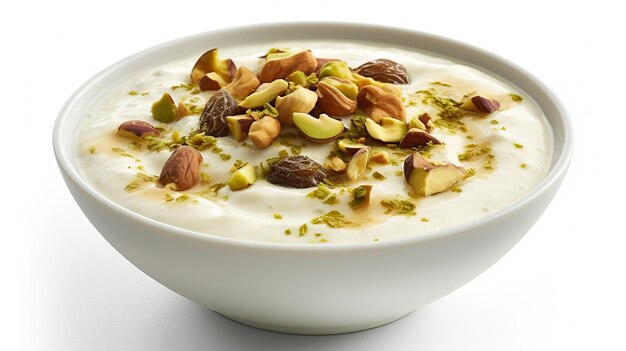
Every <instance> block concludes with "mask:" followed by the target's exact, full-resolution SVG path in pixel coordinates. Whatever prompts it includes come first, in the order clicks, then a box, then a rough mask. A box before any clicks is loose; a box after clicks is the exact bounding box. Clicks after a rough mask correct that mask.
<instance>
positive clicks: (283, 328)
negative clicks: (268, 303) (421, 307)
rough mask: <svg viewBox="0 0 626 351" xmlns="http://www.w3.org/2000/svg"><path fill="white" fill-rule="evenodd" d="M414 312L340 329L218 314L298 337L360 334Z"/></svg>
mask: <svg viewBox="0 0 626 351" xmlns="http://www.w3.org/2000/svg"><path fill="white" fill-rule="evenodd" d="M413 312H414V311H411V312H409V313H406V314H403V315H400V316H395V317H393V318H388V319H384V320H381V321H376V322H370V323H363V324H355V325H349V326H340V327H297V326H295V327H294V326H290V325H277V324H271V323H263V322H255V321H250V320H247V319H243V318H238V317H234V316H229V315H227V314H222V313H219V312H217V313H218V314H220V315H222V316H224V317H226V318H228V319H230V320H233V321H235V322H238V323H241V324H243V325H247V326H249V327H254V328H258V329H263V330H269V331H273V332H278V333H285V334H298V335H333V334H346V333H353V332H359V331H363V330H367V329H372V328H377V327H381V326H383V325H385V324H389V323H392V322H395V321H397V320H399V319H402V318H404V317H406V316H408V315H409V314H411V313H413Z"/></svg>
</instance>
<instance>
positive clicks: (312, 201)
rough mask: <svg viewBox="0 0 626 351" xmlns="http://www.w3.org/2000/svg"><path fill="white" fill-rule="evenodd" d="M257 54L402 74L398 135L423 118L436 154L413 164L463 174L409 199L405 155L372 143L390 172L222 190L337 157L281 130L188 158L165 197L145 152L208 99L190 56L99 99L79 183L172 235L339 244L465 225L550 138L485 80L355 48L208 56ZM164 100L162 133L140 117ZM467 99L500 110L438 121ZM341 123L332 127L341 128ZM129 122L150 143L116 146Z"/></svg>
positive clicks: (537, 167)
mask: <svg viewBox="0 0 626 351" xmlns="http://www.w3.org/2000/svg"><path fill="white" fill-rule="evenodd" d="M269 47H286V48H292V49H293V50H294V52H298V51H299V50H306V49H310V50H311V52H312V53H313V55H315V57H317V58H334V59H340V60H343V61H345V62H346V63H347V65H348V66H349V67H352V68H355V67H358V66H360V65H362V64H363V63H365V62H368V61H371V60H376V59H380V58H385V59H389V60H392V61H394V62H397V63H399V64H401V65H402V66H404V67H405V69H406V71H407V73H408V76H409V77H410V83H409V84H403V85H396V87H399V88H400V89H401V90H402V102H403V105H404V109H405V114H406V124H407V125H408V124H409V121H410V120H412V119H413V118H415V117H417V116H420V115H422V114H424V113H428V114H429V115H430V116H432V119H433V122H435V123H434V125H433V128H432V129H430V130H429V134H430V135H432V136H433V137H434V138H436V140H439V141H441V142H442V143H443V145H432V146H429V147H426V148H423V149H422V154H424V155H425V156H426V157H427V158H429V159H430V160H432V161H447V162H450V163H452V164H455V165H457V166H461V167H464V168H465V169H466V170H468V171H469V172H468V174H467V175H466V177H465V179H462V180H460V181H459V182H458V183H456V184H454V185H453V186H451V187H450V188H449V189H447V190H446V191H443V192H440V193H437V194H434V195H430V196H419V195H418V194H416V193H415V191H414V189H412V188H411V187H410V186H409V184H408V183H407V181H406V180H405V175H404V170H403V162H404V160H405V158H406V157H408V156H409V155H411V154H412V152H413V151H412V150H411V149H410V148H400V147H397V146H395V144H398V143H397V142H390V143H377V142H374V143H371V145H370V146H372V153H374V152H378V151H386V152H387V153H388V154H389V156H390V159H391V160H390V161H391V162H390V163H389V164H381V163H377V162H375V161H374V160H370V162H369V163H368V168H367V169H366V170H365V172H364V173H363V174H361V175H360V176H359V177H358V179H356V180H355V181H352V182H349V183H345V184H343V185H345V186H342V185H339V186H335V187H333V188H330V187H329V188H328V189H321V190H319V187H309V188H303V189H297V188H292V187H284V186H279V185H276V184H272V183H270V182H268V181H267V180H266V179H264V178H263V177H262V176H260V177H259V179H257V180H256V181H255V182H254V184H252V185H251V186H249V187H247V188H245V189H241V190H231V188H230V187H229V186H224V183H226V182H227V181H228V180H229V179H230V178H231V177H232V175H233V170H235V169H236V168H237V165H239V166H240V165H241V162H237V160H241V161H242V162H244V163H249V164H251V165H259V164H261V163H263V162H265V161H266V160H268V159H272V158H275V157H278V156H279V154H280V155H282V156H284V155H285V153H287V154H289V155H293V154H298V153H300V154H302V155H306V156H308V157H310V158H311V159H312V160H314V161H317V162H318V163H320V164H325V163H326V162H327V159H328V157H329V153H330V152H331V151H333V150H335V151H334V152H335V153H336V155H337V156H339V157H340V158H344V159H345V160H346V161H348V160H349V159H350V156H349V155H343V154H341V152H340V151H337V150H336V143H337V142H336V141H333V142H329V143H325V144H317V143H313V142H310V141H308V140H306V139H305V138H303V137H301V136H300V135H299V134H298V129H296V128H294V127H283V128H282V131H281V136H280V137H278V138H277V139H276V140H274V141H273V143H272V144H271V145H270V146H269V147H267V148H263V149H261V148H258V147H256V146H254V145H253V143H252V142H251V141H250V140H249V139H244V140H243V141H236V140H234V139H233V138H232V137H231V136H222V137H218V138H217V143H216V145H214V146H211V147H207V148H206V149H204V150H201V151H200V153H201V154H202V157H203V161H202V164H201V167H200V171H201V172H202V173H201V176H200V180H199V181H198V182H197V184H195V185H194V186H193V187H191V188H189V189H187V190H184V191H174V190H172V189H171V188H170V187H164V186H162V185H161V184H159V182H158V176H159V174H161V172H162V169H163V167H164V164H165V163H166V161H167V160H168V158H169V157H170V155H171V154H172V150H171V149H170V148H168V147H163V149H161V150H160V151H156V150H155V147H154V145H164V144H166V142H167V141H171V140H173V139H174V140H177V139H178V138H179V137H178V136H185V135H187V134H189V133H190V132H192V130H196V129H198V123H199V115H200V112H201V111H202V108H203V107H204V105H205V104H206V102H207V101H208V100H209V98H210V97H211V95H212V94H213V93H214V92H213V91H199V89H198V88H197V86H196V85H193V84H191V83H190V78H189V73H190V71H191V68H192V67H193V66H194V62H196V60H197V57H195V56H194V57H190V58H189V59H188V60H184V61H180V62H172V63H171V64H168V65H165V66H163V67H146V69H145V71H142V72H137V74H136V75H135V76H132V77H128V78H127V79H126V80H125V81H123V82H120V83H119V84H118V85H116V86H114V87H112V88H111V89H110V90H109V91H106V92H103V94H102V97H101V99H99V100H98V101H97V102H96V103H95V104H94V105H93V106H91V108H90V109H89V111H90V113H89V114H88V115H86V116H85V117H84V119H83V120H82V121H81V123H80V126H79V128H78V129H77V131H76V135H77V140H78V143H77V148H76V150H75V152H76V153H77V155H76V159H77V160H78V165H79V171H80V173H81V175H82V176H83V177H84V178H85V179H86V180H87V181H88V182H89V183H90V184H91V185H92V186H93V187H94V188H95V189H96V190H97V191H98V192H100V193H101V194H102V195H103V196H105V197H107V198H109V199H111V200H112V201H114V202H115V203H118V204H119V205H121V206H123V207H126V208H128V209H130V210H132V211H134V212H137V213H139V214H142V215H144V216H146V217H149V218H153V219H155V220H158V221H160V222H164V223H168V224H171V225H174V226H178V227H181V228H186V229H190V230H195V231H198V232H203V233H207V234H212V235H217V236H224V237H230V238H235V239H240V240H251V241H261V242H276V243H325V244H331V243H332V244H340V243H359V242H377V241H384V240H393V239H397V238H406V237H411V236H418V235H422V234H424V233H427V232H431V231H434V230H437V229H441V228H446V227H452V226H456V225H459V224H462V223H466V222H469V221H472V220H475V219H478V218H480V217H481V216H484V215H486V214H488V213H490V212H493V211H496V210H498V209H502V208H503V207H505V206H507V205H509V204H511V203H512V202H514V201H515V200H517V199H519V198H521V197H522V196H523V195H524V194H526V193H527V192H529V191H530V190H531V189H532V188H533V187H534V186H536V185H537V184H538V183H539V182H540V181H541V180H542V179H543V177H544V176H545V175H546V174H547V172H548V168H549V165H550V160H551V158H552V131H551V129H550V126H549V124H548V123H547V120H546V118H545V116H544V115H543V112H542V111H541V110H540V109H539V107H538V106H537V105H536V104H535V103H534V102H533V101H532V99H531V98H530V97H528V96H526V95H525V94H524V93H523V92H521V91H519V89H517V88H516V87H514V86H511V85H510V84H508V83H506V82H503V81H501V80H499V79H498V78H497V77H494V76H491V75H489V74H487V73H485V72H481V71H479V70H477V69H474V68H471V67H468V66H465V65H462V64H459V63H455V62H452V61H449V60H446V59H442V58H437V57H433V56H429V55H426V54H423V53H418V52H414V51H408V50H402V49H398V48H390V47H377V46H371V45H368V44H365V43H364V44H347V43H338V42H313V41H311V42H297V43H271V44H263V45H258V46H256V47H249V46H248V47H241V48H220V56H221V57H224V58H231V59H232V60H233V61H234V63H235V64H236V66H237V67H241V66H245V67H247V68H249V69H250V70H252V71H255V72H256V71H259V69H260V68H261V67H262V66H263V64H264V63H265V60H264V59H261V58H259V56H262V55H264V54H265V53H266V52H267V49H268V48H269ZM164 93H169V94H170V95H171V97H172V99H173V100H174V101H175V102H176V103H178V102H183V103H185V104H186V105H187V107H188V108H189V109H190V110H191V111H190V112H191V113H190V115H188V116H186V117H183V118H181V119H179V120H177V121H174V122H171V123H160V122H159V121H156V120H155V119H154V117H153V115H152V113H151V106H152V105H153V103H155V101H157V100H159V99H161V96H162V95H163V94H164ZM471 96H487V97H489V98H490V99H493V100H495V101H497V102H498V103H499V105H500V106H499V108H498V109H497V110H495V111H493V112H491V113H488V114H475V113H466V114H464V115H463V117H461V118H460V119H454V120H450V119H445V118H441V117H440V115H442V114H444V115H445V113H446V112H450V111H448V110H445V109H444V110H443V111H442V106H444V107H445V104H446V103H450V102H451V101H455V102H462V101H463V100H467V98H468V97H471ZM452 110H453V111H459V110H460V107H459V106H456V105H455V106H453V109H452ZM352 116H353V115H352V114H351V115H348V116H344V117H341V118H340V119H341V121H342V122H344V124H345V125H346V127H349V126H350V123H351V119H352ZM331 117H335V116H331ZM264 118H273V117H264ZM129 120H141V121H145V122H148V123H150V124H152V125H154V126H158V127H160V128H161V132H160V135H159V136H158V137H155V138H153V139H149V140H134V139H129V138H125V137H122V136H119V135H116V133H115V132H116V130H117V129H118V127H119V126H120V125H121V124H122V123H124V122H126V121H129ZM151 142H152V144H151V145H152V146H151V148H148V145H149V144H150V143H151ZM389 144H393V145H394V146H393V147H387V145H389ZM281 151H282V153H281ZM234 165H235V166H234ZM361 185H371V186H372V190H371V204H370V205H369V206H364V207H361V208H358V209H353V208H352V207H351V206H350V205H349V203H350V202H351V200H352V199H353V194H352V193H351V191H350V190H351V189H354V188H356V187H359V186H361ZM316 190H318V191H317V192H315V193H313V194H312V192H314V191H316ZM394 205H398V206H400V208H399V209H395V208H393V206H394ZM413 206H414V207H413ZM331 211H336V212H331ZM329 212H331V213H334V214H336V215H337V216H334V217H333V216H331V218H330V221H328V220H326V221H324V219H329V217H328V216H327V217H322V219H319V218H320V216H324V215H325V214H328V213H329ZM305 228H306V229H305Z"/></svg>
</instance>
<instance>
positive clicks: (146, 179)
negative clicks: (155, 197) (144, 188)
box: [137, 172, 159, 183]
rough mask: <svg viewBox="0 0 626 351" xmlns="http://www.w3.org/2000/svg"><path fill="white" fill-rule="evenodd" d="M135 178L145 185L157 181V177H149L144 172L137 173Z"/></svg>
mask: <svg viewBox="0 0 626 351" xmlns="http://www.w3.org/2000/svg"><path fill="white" fill-rule="evenodd" d="M137 178H139V179H141V180H143V181H144V182H146V183H154V182H156V181H158V180H159V176H158V175H149V174H147V173H144V172H137Z"/></svg>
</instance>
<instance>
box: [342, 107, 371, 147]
mask: <svg viewBox="0 0 626 351" xmlns="http://www.w3.org/2000/svg"><path fill="white" fill-rule="evenodd" d="M366 119H367V116H366V115H365V114H363V113H361V112H359V111H357V112H356V113H355V114H354V117H353V118H352V119H351V120H350V128H349V129H348V131H347V132H345V133H343V136H344V137H346V138H349V139H352V140H354V141H356V140H358V139H359V138H367V137H369V133H367V129H366V128H365V120H366Z"/></svg>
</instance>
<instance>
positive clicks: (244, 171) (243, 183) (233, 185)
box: [226, 163, 256, 190]
mask: <svg viewBox="0 0 626 351" xmlns="http://www.w3.org/2000/svg"><path fill="white" fill-rule="evenodd" d="M254 182H256V168H254V166H253V165H252V164H250V163H248V164H246V165H245V166H243V167H241V168H239V169H238V170H236V171H235V173H233V175H232V177H230V179H229V180H228V181H227V182H226V184H228V186H229V187H230V189H231V190H241V189H245V188H247V187H249V186H250V185H252V184H254Z"/></svg>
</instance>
